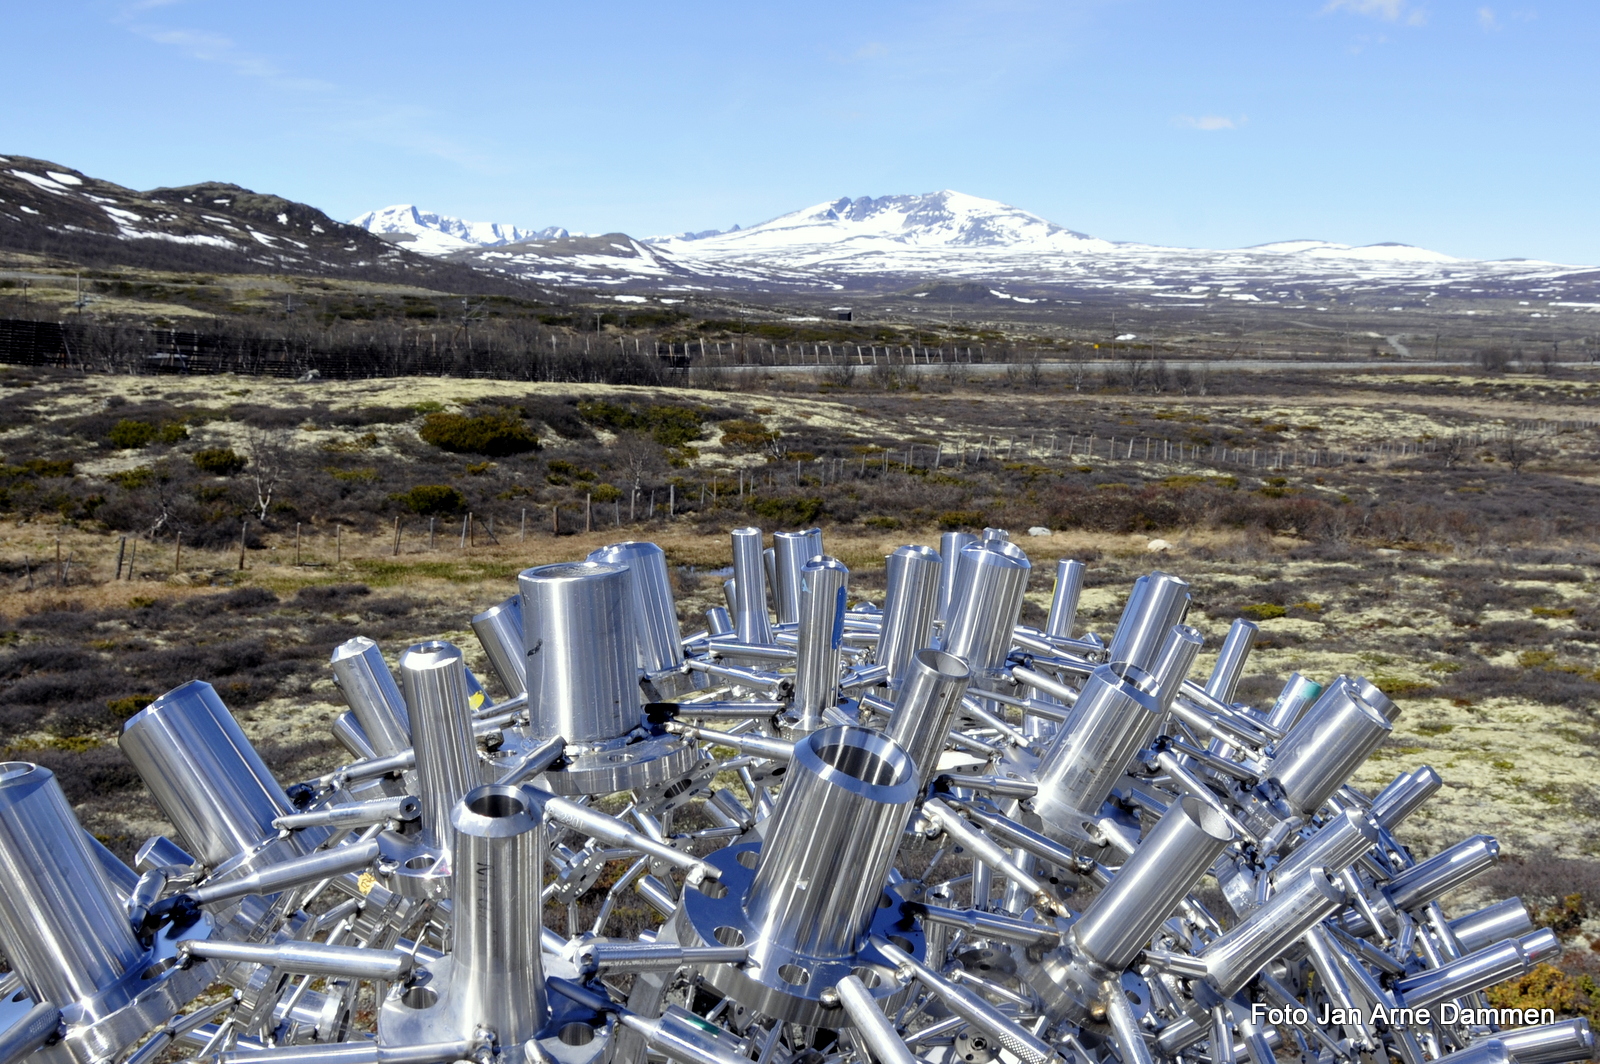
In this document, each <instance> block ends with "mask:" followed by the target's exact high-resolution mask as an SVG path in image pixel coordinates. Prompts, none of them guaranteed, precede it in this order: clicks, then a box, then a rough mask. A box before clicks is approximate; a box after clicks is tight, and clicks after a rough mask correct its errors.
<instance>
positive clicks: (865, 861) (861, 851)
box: [744, 727, 917, 957]
mask: <svg viewBox="0 0 1600 1064" xmlns="http://www.w3.org/2000/svg"><path fill="white" fill-rule="evenodd" d="M916 788H917V772H916V766H915V765H913V764H912V762H911V758H910V756H909V755H908V754H907V753H906V752H905V751H904V750H902V749H901V748H900V747H899V745H897V744H896V743H895V742H894V741H893V740H891V739H889V738H887V737H886V736H883V735H880V734H878V733H877V732H874V731H868V730H867V729H865V728H856V727H834V728H824V729H822V730H821V731H817V732H812V733H811V734H810V735H809V736H807V737H806V738H805V739H804V740H802V741H801V742H798V743H796V744H795V747H794V759H793V760H792V761H791V762H790V763H789V775H788V778H787V782H785V783H784V786H783V792H782V793H781V794H780V795H779V797H778V807H777V809H776V810H775V811H774V812H773V821H772V826H771V827H770V828H769V829H768V830H767V833H766V841H765V843H764V844H763V846H762V852H761V863H760V865H759V866H758V867H757V868H756V874H755V878H754V879H753V880H752V882H751V884H750V888H749V890H748V891H746V893H745V897H744V908H745V912H746V913H747V914H748V915H749V917H750V919H751V921H752V923H753V924H754V926H755V927H756V928H757V929H758V930H759V931H760V932H761V937H762V938H763V939H770V940H772V941H777V942H781V943H784V944H785V945H786V946H787V947H788V948H790V949H793V950H796V951H797V952H800V953H805V954H808V955H810V956H814V957H842V956H846V955H849V954H852V953H854V952H855V951H856V950H857V949H858V948H859V947H860V946H861V945H862V943H863V941H864V938H865V935H866V933H867V929H868V927H869V926H870V924H871V921H872V915H873V912H874V911H875V910H876V909H877V907H878V901H879V899H880V898H881V897H882V896H883V885H884V883H885V881H886V877H887V876H888V874H889V869H890V867H891V866H892V865H893V863H894V856H895V853H896V852H897V851H898V850H899V846H900V833H901V831H902V830H904V828H905V823H906V818H907V817H908V816H909V815H910V813H911V803H912V802H913V800H915V798H916V795H917V789H916Z"/></svg>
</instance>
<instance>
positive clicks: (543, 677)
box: [457, 562, 640, 798]
mask: <svg viewBox="0 0 1600 1064" xmlns="http://www.w3.org/2000/svg"><path fill="white" fill-rule="evenodd" d="M627 580H628V570H627V569H626V568H625V567H624V566H620V565H602V564H600V563H598V562H570V563H560V564H556V565H541V566H539V567H537V568H534V569H525V570H523V572H522V574H521V575H520V576H518V577H517V583H518V584H519V585H520V586H521V588H522V619H523V626H524V633H523V641H524V649H525V651H526V655H527V666H528V715H529V721H530V728H531V730H532V731H533V733H534V735H535V736H537V737H539V738H541V739H549V738H553V737H554V736H557V735H559V736H561V737H562V738H563V739H565V740H567V742H569V743H587V742H598V741H603V740H606V739H614V738H616V737H617V736H620V735H626V734H627V733H628V732H630V731H632V730H633V729H634V728H636V727H638V726H639V720H640V717H639V680H638V664H637V661H638V652H637V651H636V650H635V649H634V637H633V619H632V618H631V617H630V616H629V586H628V582H627ZM457 797H458V798H459V797H460V796H459V795H457Z"/></svg>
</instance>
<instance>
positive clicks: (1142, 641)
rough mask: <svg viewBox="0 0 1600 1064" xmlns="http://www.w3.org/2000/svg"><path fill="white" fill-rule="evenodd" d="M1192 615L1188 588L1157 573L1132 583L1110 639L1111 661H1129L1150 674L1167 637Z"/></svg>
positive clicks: (1175, 579)
mask: <svg viewBox="0 0 1600 1064" xmlns="http://www.w3.org/2000/svg"><path fill="white" fill-rule="evenodd" d="M1188 612H1189V584H1188V582H1187V581H1184V580H1179V579H1178V578H1177V577H1175V576H1170V575H1168V574H1167V573H1162V572H1154V573H1151V574H1150V575H1148V576H1141V577H1140V578H1139V579H1137V580H1135V581H1134V582H1133V591H1132V593H1130V594H1129V595H1128V601H1127V604H1126V605H1124V606H1123V607H1122V616H1121V618H1119V619H1118V621H1117V629H1116V632H1115V633H1114V634H1113V635H1112V637H1111V647H1110V658H1109V660H1111V661H1126V662H1129V663H1130V664H1133V665H1136V666H1138V667H1139V668H1141V669H1143V670H1145V671H1146V672H1149V671H1150V667H1151V665H1153V664H1154V663H1155V660H1156V658H1157V656H1158V655H1159V654H1160V653H1161V647H1162V644H1164V643H1165V642H1166V641H1167V633H1168V632H1170V631H1172V626H1173V625H1175V624H1182V623H1183V618H1184V615H1185V614H1187V613H1188Z"/></svg>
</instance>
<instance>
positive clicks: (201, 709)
mask: <svg viewBox="0 0 1600 1064" xmlns="http://www.w3.org/2000/svg"><path fill="white" fill-rule="evenodd" d="M118 746H120V747H121V748H122V752H123V753H124V754H125V755H127V758H128V760H129V761H131V762H133V767H134V768H135V769H137V770H138V772H139V778H140V779H142V780H144V783H145V786H146V787H149V788H150V794H151V796H152V797H154V798H155V800H156V804H157V805H159V806H160V807H161V811H162V812H163V813H165V814H166V817H167V819H168V820H170V821H171V822H172V824H173V826H174V827H176V828H177V829H178V837H179V838H180V839H181V840H182V841H183V844H184V845H185V846H186V847H187V848H188V849H189V851H190V852H191V853H194V854H195V855H196V856H197V857H199V858H200V860H201V861H202V862H204V863H205V864H207V865H210V866H212V867H215V866H216V865H219V864H222V863H223V862H224V861H226V860H228V859H229V858H230V857H233V856H234V855H236V854H240V853H244V852H246V851H249V850H251V849H253V848H254V847H255V846H256V845H257V844H258V843H260V842H262V841H264V840H266V839H270V838H272V837H273V836H274V835H276V834H277V829H275V828H274V827H273V826H272V822H273V820H275V819H276V818H278V817H280V816H282V815H284V814H285V813H289V812H292V811H293V810H292V808H291V807H290V805H289V799H288V796H287V795H285V794H284V793H283V788H282V787H281V786H280V785H279V784H278V781H277V780H276V779H275V778H274V777H273V775H272V772H271V771H270V770H269V769H268V768H267V766H266V764H265V763H263V762H262V760H261V755H259V754H257V753H256V750H255V747H253V746H251V745H250V740H249V739H247V738H245V734H244V731H243V730H242V729H240V727H239V723H238V722H237V721H235V720H234V719H233V714H232V713H229V712H228V707H227V706H225V705H223V704H222V699H220V698H218V697H217V692H216V690H215V689H214V688H212V686H211V685H210V684H208V683H205V682H203V681H201V680H193V681H191V682H189V683H186V684H184V685H183V686H182V687H175V688H173V689H172V690H171V691H168V692H167V693H166V694H164V695H162V696H161V697H160V698H158V699H156V700H155V701H154V702H151V703H150V704H149V705H148V706H146V707H145V708H144V709H141V710H140V711H139V712H137V713H135V714H134V715H133V716H131V717H129V718H128V720H127V721H126V722H125V723H124V724H123V725H122V737H121V738H120V739H119V740H118Z"/></svg>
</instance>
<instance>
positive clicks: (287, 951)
mask: <svg viewBox="0 0 1600 1064" xmlns="http://www.w3.org/2000/svg"><path fill="white" fill-rule="evenodd" d="M180 948H181V949H182V950H183V952H184V953H185V954H186V955H188V956H190V957H199V958H202V959H205V960H218V961H242V962H244V963H246V964H263V965H270V966H271V967H274V968H281V969H283V970H284V971H286V972H299V973H304V974H307V975H329V976H335V977H338V978H343V979H383V980H388V981H393V980H397V979H404V978H405V977H406V976H408V975H410V974H411V972H412V970H413V969H414V968H415V967H416V960H415V959H414V958H413V957H412V956H411V954H409V953H400V952H398V951H395V950H385V949H364V948H362V947H360V946H339V945H332V946H330V945H328V944H327V943H326V942H294V941H288V942H268V943H260V942H229V941H227V940H225V939H203V938H193V939H185V940H184V942H183V945H182V946H181V947H180Z"/></svg>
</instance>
